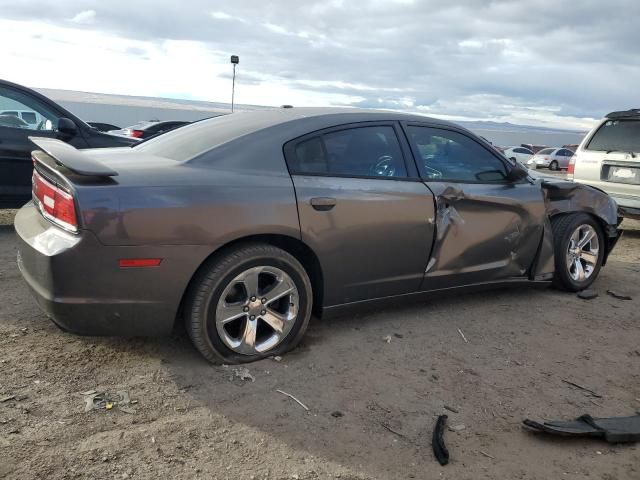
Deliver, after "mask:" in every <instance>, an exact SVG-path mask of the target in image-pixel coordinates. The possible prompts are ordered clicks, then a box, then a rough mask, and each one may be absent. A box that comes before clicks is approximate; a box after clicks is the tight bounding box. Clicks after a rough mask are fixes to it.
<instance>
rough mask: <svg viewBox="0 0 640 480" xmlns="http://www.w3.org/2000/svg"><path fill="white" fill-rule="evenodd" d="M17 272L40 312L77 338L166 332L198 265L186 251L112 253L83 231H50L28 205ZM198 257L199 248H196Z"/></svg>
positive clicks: (21, 215) (21, 222) (19, 225)
mask: <svg viewBox="0 0 640 480" xmlns="http://www.w3.org/2000/svg"><path fill="white" fill-rule="evenodd" d="M14 225H15V229H16V232H17V234H18V266H19V268H20V272H21V273H22V276H23V278H24V280H25V281H26V283H27V285H28V286H29V288H30V290H31V292H32V293H33V296H34V297H35V299H36V301H37V303H38V305H39V306H40V307H41V308H42V310H44V312H45V313H46V314H47V315H48V316H49V317H50V318H51V319H52V320H53V321H54V322H55V323H56V324H57V325H59V326H60V327H61V328H62V329H64V330H68V331H70V332H73V333H77V334H81V335H118V336H138V335H163V334H167V333H169V332H171V330H172V328H173V325H174V322H175V318H176V314H177V312H178V308H179V306H180V301H181V298H182V295H183V293H184V291H185V288H186V286H187V284H188V282H189V280H190V278H191V276H192V275H193V273H194V272H195V270H196V269H197V266H198V265H199V263H197V259H194V260H192V261H188V260H186V259H185V258H183V255H184V251H189V252H190V255H189V256H190V257H191V256H192V255H191V253H194V252H193V250H192V249H191V247H189V248H186V249H185V248H184V247H183V248H182V249H177V248H176V247H173V246H168V247H167V246H148V247H130V246H122V247H114V246H105V245H103V244H101V243H100V242H99V241H98V239H97V238H96V237H95V236H94V235H93V234H92V233H91V232H87V231H82V232H81V233H80V234H79V235H74V234H70V233H67V232H64V231H62V230H61V229H59V228H57V227H55V226H53V225H51V224H50V223H49V222H48V221H47V220H45V219H44V218H43V217H42V216H41V215H40V214H39V212H38V211H37V209H36V208H35V207H34V206H33V204H31V203H29V204H27V205H25V206H24V207H23V208H22V209H20V211H19V212H18V214H17V215H16V218H15V222H14ZM195 248H196V250H197V248H198V247H195ZM141 257H142V258H145V257H152V258H162V259H163V260H162V263H161V264H160V266H158V267H151V268H126V269H121V268H120V267H119V265H118V260H119V259H120V258H141Z"/></svg>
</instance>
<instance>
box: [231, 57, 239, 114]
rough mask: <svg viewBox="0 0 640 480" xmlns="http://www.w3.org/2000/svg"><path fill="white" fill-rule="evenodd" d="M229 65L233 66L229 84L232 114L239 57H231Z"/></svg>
mask: <svg viewBox="0 0 640 480" xmlns="http://www.w3.org/2000/svg"><path fill="white" fill-rule="evenodd" d="M231 63H232V64H233V80H232V83H231V113H233V101H234V97H235V93H236V65H237V64H239V63H240V57H238V56H237V55H231Z"/></svg>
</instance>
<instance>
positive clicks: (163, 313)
mask: <svg viewBox="0 0 640 480" xmlns="http://www.w3.org/2000/svg"><path fill="white" fill-rule="evenodd" d="M33 142H34V144H35V145H36V146H37V148H38V149H39V150H37V151H35V152H34V154H33V158H34V162H35V172H34V176H33V179H34V185H33V192H34V201H33V202H31V203H29V204H27V205H26V206H24V207H23V208H22V209H21V210H20V211H19V212H18V214H17V216H16V219H15V229H16V232H17V234H18V237H19V241H18V245H19V246H18V265H19V267H20V270H21V272H22V275H23V277H24V279H25V280H26V282H27V284H28V285H29V286H30V287H31V290H32V292H33V294H34V295H35V298H36V300H37V302H38V303H39V304H40V306H41V307H42V308H43V309H44V310H45V311H46V312H47V314H48V315H49V316H50V317H51V318H52V319H53V321H54V322H56V323H57V324H58V325H59V326H61V327H62V328H63V329H65V330H69V331H71V332H76V333H82V334H90V335H144V334H165V333H168V332H170V331H171V330H172V328H173V326H174V323H175V321H176V317H177V315H178V312H181V313H182V315H183V317H184V321H185V323H186V328H187V330H188V332H189V335H190V337H191V339H192V340H193V343H194V344H195V346H196V347H197V349H198V350H199V351H200V352H201V353H202V354H203V355H204V357H206V358H207V359H208V360H210V361H213V362H215V361H223V362H226V363H230V362H236V363H237V362H247V361H252V360H256V359H259V358H264V357H266V356H269V355H280V354H283V353H284V352H286V351H288V350H289V349H291V348H293V347H294V346H295V345H296V344H297V343H298V342H299V341H300V339H301V337H302V336H303V334H304V332H305V330H306V328H307V325H308V323H309V319H310V317H311V313H312V311H315V312H316V313H318V314H319V315H322V314H325V315H327V314H331V313H334V312H338V311H345V310H346V309H349V308H356V307H358V306H361V305H363V304H365V303H368V304H372V303H375V302H378V303H381V302H384V301H396V302H397V301H400V302H407V301H409V300H410V299H415V298H422V297H423V296H424V295H426V293H427V292H436V294H438V295H439V294H441V292H442V291H443V290H447V291H462V290H465V289H473V288H480V287H488V286H500V285H513V284H527V283H529V284H539V285H542V284H550V283H551V282H554V283H555V284H556V285H557V286H558V287H559V288H563V289H565V290H569V291H577V290H582V289H584V288H586V287H588V286H589V285H590V284H591V283H592V282H593V281H594V280H595V278H596V277H597V275H598V272H599V270H600V268H601V267H602V265H604V264H605V262H606V260H607V256H608V254H609V252H610V251H611V249H612V248H613V246H614V245H615V243H616V241H617V238H618V231H617V224H618V218H617V213H616V205H615V202H614V201H613V200H611V199H610V198H609V196H608V195H607V194H605V193H603V192H601V191H600V190H597V189H593V188H591V187H588V186H585V185H580V184H577V183H574V182H571V181H565V180H561V179H555V178H551V179H546V180H545V179H541V178H538V179H535V178H533V177H531V172H530V171H529V170H527V169H526V168H523V167H522V166H520V164H519V163H517V162H511V161H509V160H508V159H507V158H505V157H504V156H502V155H501V154H498V153H497V152H495V151H494V150H493V149H492V148H491V146H490V145H488V144H487V143H486V142H484V141H482V140H481V139H479V138H478V137H476V136H475V135H474V134H473V133H471V132H469V131H468V130H466V129H464V128H462V127H459V126H457V125H455V124H453V123H450V122H446V121H443V120H436V119H430V118H426V117H423V116H418V115H409V114H402V113H394V112H377V111H367V110H345V109H313V108H312V109H304V108H295V109H274V110H260V111H253V112H245V113H235V114H231V115H226V116H222V117H216V118H213V119H210V120H203V121H200V122H197V123H194V124H192V125H188V126H186V127H183V128H180V129H177V130H175V131H173V132H169V133H167V134H164V135H161V136H159V137H155V138H153V139H151V140H148V141H146V142H142V143H140V144H139V145H137V146H135V147H133V148H131V149H103V150H88V151H85V152H81V151H77V150H76V149H75V148H73V147H72V146H70V145H68V144H65V143H63V142H60V141H58V140H53V139H50V138H33ZM506 187H508V188H506ZM569 199H570V201H568V200H569ZM89 280H90V281H89Z"/></svg>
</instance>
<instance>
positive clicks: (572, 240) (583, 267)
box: [551, 213, 605, 292]
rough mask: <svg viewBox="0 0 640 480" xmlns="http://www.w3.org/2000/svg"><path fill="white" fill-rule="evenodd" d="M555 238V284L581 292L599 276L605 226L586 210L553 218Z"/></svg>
mask: <svg viewBox="0 0 640 480" xmlns="http://www.w3.org/2000/svg"><path fill="white" fill-rule="evenodd" d="M551 225H552V229H553V240H554V255H555V269H556V271H555V275H554V284H555V285H556V286H557V287H558V288H561V289H562V290H567V291H570V292H578V291H580V290H584V289H585V288H587V287H589V286H590V285H591V284H592V283H593V282H594V281H595V279H596V277H597V276H598V273H599V272H600V267H601V266H602V260H603V258H604V252H605V244H604V235H603V234H602V228H601V227H600V225H599V224H598V222H597V221H596V220H595V219H594V218H593V217H591V216H590V215H587V214H586V213H575V214H569V215H562V216H560V217H556V218H554V219H552V221H551Z"/></svg>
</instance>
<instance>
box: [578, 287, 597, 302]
mask: <svg viewBox="0 0 640 480" xmlns="http://www.w3.org/2000/svg"><path fill="white" fill-rule="evenodd" d="M597 296H598V292H596V291H595V290H591V289H587V290H582V291H580V292H578V298H581V299H583V300H593V299H594V298H596V297H597Z"/></svg>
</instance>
